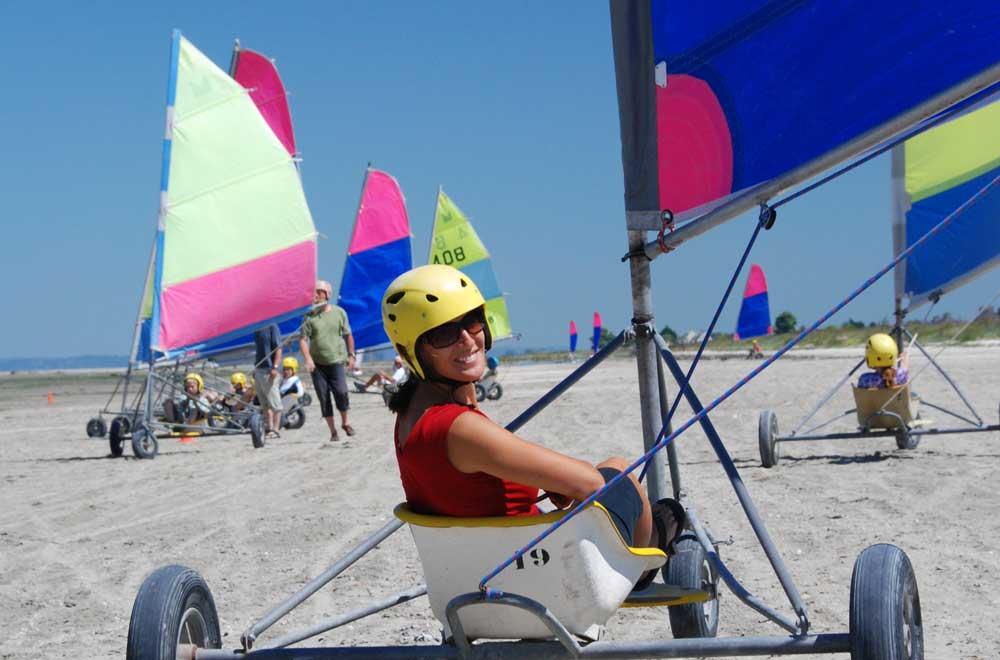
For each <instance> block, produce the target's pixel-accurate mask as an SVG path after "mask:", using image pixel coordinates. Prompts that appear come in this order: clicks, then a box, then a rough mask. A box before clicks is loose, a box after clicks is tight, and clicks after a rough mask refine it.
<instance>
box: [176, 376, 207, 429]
mask: <svg viewBox="0 0 1000 660" xmlns="http://www.w3.org/2000/svg"><path fill="white" fill-rule="evenodd" d="M216 398H217V397H216V395H215V394H214V393H212V392H206V391H205V381H204V379H202V377H201V374H197V373H194V372H191V373H189V374H186V375H185V376H184V394H183V395H182V396H178V397H176V398H173V399H167V400H166V401H164V402H163V412H164V414H165V415H166V418H167V421H168V422H173V423H175V424H194V423H197V422H200V421H202V420H203V419H205V417H206V415H208V413H210V412H211V411H212V402H213V401H214V400H215V399H216Z"/></svg>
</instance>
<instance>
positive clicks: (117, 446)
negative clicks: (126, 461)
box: [108, 416, 128, 458]
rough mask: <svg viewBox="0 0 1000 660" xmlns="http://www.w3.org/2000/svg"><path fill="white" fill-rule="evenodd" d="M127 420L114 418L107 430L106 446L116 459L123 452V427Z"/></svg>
mask: <svg viewBox="0 0 1000 660" xmlns="http://www.w3.org/2000/svg"><path fill="white" fill-rule="evenodd" d="M126 424H128V419H127V418H125V417H121V416H119V417H115V418H114V419H113V420H111V428H110V429H108V445H109V446H110V448H111V455H112V456H114V457H115V458H118V457H119V456H121V455H122V453H124V451H125V433H126V431H125V430H124V427H125V425H126Z"/></svg>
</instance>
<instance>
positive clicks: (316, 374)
mask: <svg viewBox="0 0 1000 660" xmlns="http://www.w3.org/2000/svg"><path fill="white" fill-rule="evenodd" d="M312 381H313V387H314V388H315V390H316V398H317V399H319V407H320V410H321V411H322V415H323V417H333V405H332V404H331V402H330V395H333V404H335V405H336V406H337V410H339V411H341V412H343V411H345V410H347V409H348V408H350V399H348V396H347V372H345V371H344V365H343V364H341V363H337V364H317V365H316V370H315V371H313V372H312Z"/></svg>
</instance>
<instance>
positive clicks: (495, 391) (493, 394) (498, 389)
mask: <svg viewBox="0 0 1000 660" xmlns="http://www.w3.org/2000/svg"><path fill="white" fill-rule="evenodd" d="M502 396H503V385H501V384H500V383H493V385H492V386H491V387H490V390H489V392H487V393H486V398H487V399H489V400H490V401H496V400H497V399H499V398H500V397H502Z"/></svg>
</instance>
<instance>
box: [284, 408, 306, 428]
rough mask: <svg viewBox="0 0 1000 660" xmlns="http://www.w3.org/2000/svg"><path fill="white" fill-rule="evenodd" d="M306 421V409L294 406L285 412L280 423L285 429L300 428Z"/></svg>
mask: <svg viewBox="0 0 1000 660" xmlns="http://www.w3.org/2000/svg"><path fill="white" fill-rule="evenodd" d="M305 423H306V411H305V410H302V408H299V407H298V406H296V407H295V408H292V409H291V410H289V411H288V412H287V413H285V415H284V417H283V420H282V425H283V426H284V427H285V428H286V429H300V428H302V425H303V424H305Z"/></svg>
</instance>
